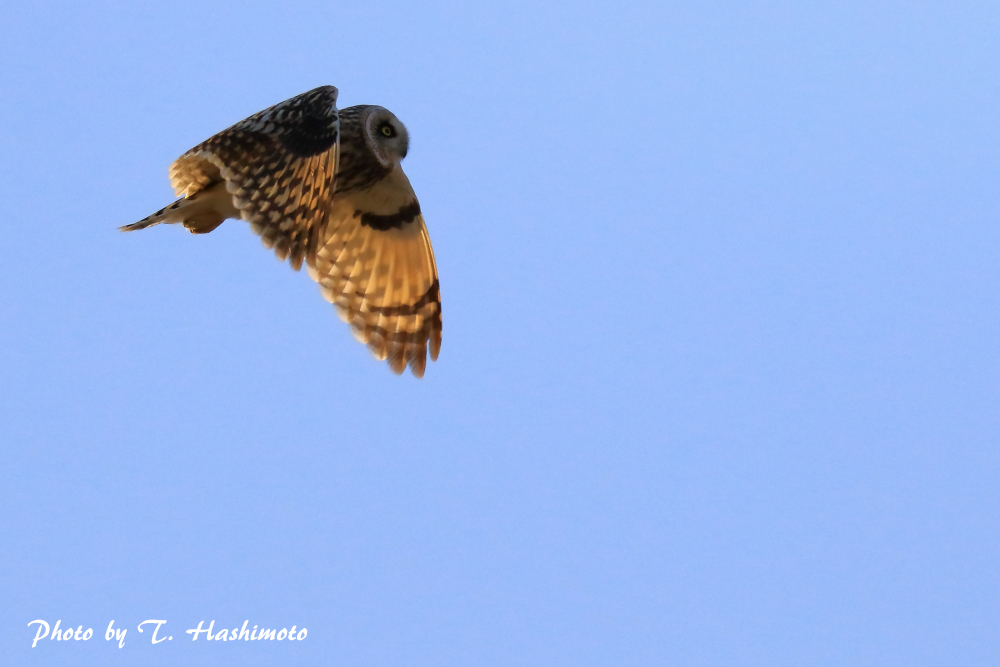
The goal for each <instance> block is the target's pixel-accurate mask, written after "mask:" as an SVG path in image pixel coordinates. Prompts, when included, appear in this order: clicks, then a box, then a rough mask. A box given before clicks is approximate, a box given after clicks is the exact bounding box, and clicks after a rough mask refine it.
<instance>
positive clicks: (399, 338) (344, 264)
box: [308, 165, 441, 377]
mask: <svg viewBox="0 0 1000 667" xmlns="http://www.w3.org/2000/svg"><path fill="white" fill-rule="evenodd" d="M308 267H309V275H311V276H312V278H313V279H314V280H315V281H316V282H318V283H319V285H320V289H321V290H322V291H323V295H324V296H325V297H326V298H327V300H328V301H330V302H332V303H333V304H334V305H335V306H336V307H337V314H338V315H340V317H341V319H343V320H344V321H345V322H347V323H348V324H350V325H351V330H352V331H353V332H354V336H355V337H356V338H357V339H358V340H359V341H361V342H362V343H365V344H367V345H368V349H369V350H371V352H372V354H373V355H374V356H375V357H376V358H378V359H383V360H388V362H389V366H390V368H392V370H393V371H394V372H395V373H402V372H403V370H404V369H405V368H406V367H407V365H409V367H410V370H411V371H412V372H413V374H414V375H416V376H417V377H421V376H422V375H423V374H424V367H425V366H426V363H427V348H428V346H429V347H430V354H431V359H432V360H436V359H437V357H438V352H439V351H440V350H441V296H440V290H439V286H438V275H437V265H436V264H435V263H434V250H433V249H432V248H431V240H430V237H429V236H428V234H427V227H426V225H425V224H424V218H423V216H422V215H421V214H420V204H419V203H418V202H417V197H416V195H415V194H414V192H413V188H412V187H411V186H410V181H409V179H407V178H406V174H404V173H403V170H402V169H401V168H400V167H399V166H398V165H397V166H396V167H395V168H394V169H393V170H392V171H391V172H390V173H389V175H388V176H386V177H385V178H383V179H382V180H381V181H379V182H377V183H376V184H375V185H373V186H372V187H371V188H369V189H367V190H363V191H359V192H353V193H349V194H346V195H342V196H341V197H339V198H337V199H336V200H335V201H334V205H333V207H332V208H331V210H330V214H329V217H328V219H327V227H326V232H325V234H324V238H323V242H322V243H321V244H320V245H319V247H318V248H317V250H316V253H315V257H314V258H312V259H311V260H310V261H309V262H308Z"/></svg>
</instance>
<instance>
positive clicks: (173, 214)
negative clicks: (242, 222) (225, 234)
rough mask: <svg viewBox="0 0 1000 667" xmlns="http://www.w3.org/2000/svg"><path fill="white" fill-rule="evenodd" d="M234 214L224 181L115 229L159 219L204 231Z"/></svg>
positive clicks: (129, 228) (149, 224)
mask: <svg viewBox="0 0 1000 667" xmlns="http://www.w3.org/2000/svg"><path fill="white" fill-rule="evenodd" d="M236 217H239V213H238V212H237V210H236V209H235V208H234V207H233V201H232V197H231V196H230V195H229V193H228V192H226V186H225V184H224V183H219V184H217V185H215V186H213V187H211V188H207V189H205V190H202V191H200V192H196V193H194V194H192V195H190V196H188V197H181V198H180V199H178V200H177V201H175V202H174V203H173V204H170V205H169V206H164V207H163V208H161V209H160V210H159V211H157V212H156V213H154V214H153V215H150V216H147V217H145V218H143V219H142V220H140V221H139V222H133V223H132V224H131V225H125V226H124V227H119V228H118V229H119V230H120V231H123V232H134V231H136V230H137V229H145V228H146V227H152V226H153V225H158V224H160V223H161V222H162V223H166V224H168V225H170V224H175V223H178V222H179V223H182V224H183V225H184V226H185V227H186V228H187V229H188V230H190V231H191V233H192V234H207V233H209V232H210V231H212V230H213V229H215V228H216V227H218V226H219V225H221V224H222V221H223V220H225V219H226V218H236Z"/></svg>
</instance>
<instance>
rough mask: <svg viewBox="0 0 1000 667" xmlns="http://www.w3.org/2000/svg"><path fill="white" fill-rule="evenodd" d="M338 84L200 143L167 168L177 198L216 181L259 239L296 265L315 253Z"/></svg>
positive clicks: (330, 172)
mask: <svg viewBox="0 0 1000 667" xmlns="http://www.w3.org/2000/svg"><path fill="white" fill-rule="evenodd" d="M336 104H337V89H336V88H334V87H333V86H322V87H320V88H316V89H314V90H310V91H309V92H307V93H303V94H301V95H298V96H296V97H293V98H291V99H289V100H285V101H284V102H281V103H280V104H276V105H274V106H273V107H270V108H268V109H265V110H264V111H261V112H259V113H256V114H254V115H253V116H250V117H249V118H247V119H245V120H242V121H240V122H239V123H236V124H235V125H233V126H232V127H230V128H227V129H225V130H223V131H222V132H219V133H218V134H216V135H215V136H213V137H211V138H209V139H208V140H206V141H203V142H202V143H200V144H198V145H197V146H195V147H194V148H192V149H191V150H189V151H188V152H187V153H185V154H184V155H182V156H180V157H179V158H178V159H177V160H176V161H175V162H174V163H173V164H172V165H171V167H170V182H171V184H172V185H173V187H174V191H175V192H176V193H177V194H178V195H181V196H186V197H188V196H191V195H192V194H194V193H195V192H198V191H199V190H201V189H203V188H205V187H207V186H209V185H211V184H213V183H217V182H219V181H225V183H226V189H227V190H228V191H229V193H230V194H231V195H232V197H233V205H234V206H235V207H236V209H237V210H239V212H240V217H241V218H243V219H244V220H246V221H247V222H249V223H250V227H251V228H252V229H253V231H254V232H256V233H257V234H259V235H260V237H261V240H262V241H263V243H264V245H265V246H267V247H268V248H272V249H273V250H274V252H275V254H277V256H278V257H279V258H280V259H281V260H285V259H289V260H290V263H291V265H292V267H293V268H295V269H296V270H298V269H299V268H300V267H301V266H302V262H303V261H304V260H306V259H308V258H309V257H311V256H312V254H313V253H314V252H315V250H316V248H315V244H316V243H317V242H318V241H319V239H320V238H321V236H322V234H321V232H322V226H323V225H324V224H325V222H326V213H327V211H328V210H329V209H330V206H331V203H332V200H333V196H334V193H335V191H336V181H335V176H336V169H337V163H338V160H339V140H340V117H339V114H338V112H337V106H336Z"/></svg>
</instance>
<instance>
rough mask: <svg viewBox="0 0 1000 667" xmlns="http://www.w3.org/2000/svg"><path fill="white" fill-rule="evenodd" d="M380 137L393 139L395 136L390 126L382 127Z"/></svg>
mask: <svg viewBox="0 0 1000 667" xmlns="http://www.w3.org/2000/svg"><path fill="white" fill-rule="evenodd" d="M382 136H385V137H394V136H396V130H394V129H392V125H383V126H382Z"/></svg>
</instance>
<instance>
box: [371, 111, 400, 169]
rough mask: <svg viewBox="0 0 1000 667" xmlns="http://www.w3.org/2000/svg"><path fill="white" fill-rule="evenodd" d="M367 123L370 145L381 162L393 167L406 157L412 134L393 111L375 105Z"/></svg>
mask: <svg viewBox="0 0 1000 667" xmlns="http://www.w3.org/2000/svg"><path fill="white" fill-rule="evenodd" d="M365 125H366V129H367V130H368V131H367V132H366V139H367V140H368V145H369V146H370V147H371V149H372V151H373V152H374V153H375V157H377V158H378V160H379V162H381V163H382V164H383V165H385V166H386V167H391V166H394V165H397V164H399V162H400V161H401V160H402V159H403V158H404V157H406V151H407V149H408V148H409V145H410V136H409V134H408V133H407V132H406V128H405V127H404V126H403V124H402V123H400V122H399V119H398V118H396V117H395V116H394V115H393V114H392V112H390V111H389V110H388V109H383V108H382V107H375V108H374V109H372V112H371V114H370V115H369V116H368V120H367V123H366V124H365Z"/></svg>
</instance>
